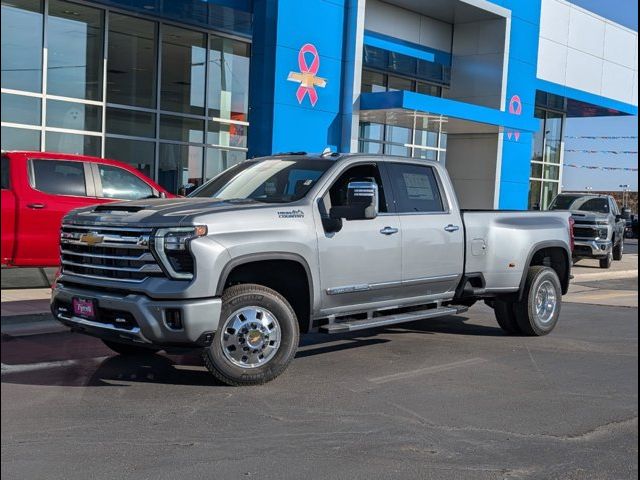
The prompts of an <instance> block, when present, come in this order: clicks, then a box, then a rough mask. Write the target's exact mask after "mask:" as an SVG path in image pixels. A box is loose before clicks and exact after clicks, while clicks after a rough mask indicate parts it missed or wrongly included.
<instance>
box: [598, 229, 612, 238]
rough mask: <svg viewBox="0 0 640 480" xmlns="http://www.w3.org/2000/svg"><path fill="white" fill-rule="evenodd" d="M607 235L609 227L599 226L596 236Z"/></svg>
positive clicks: (605, 236) (602, 236)
mask: <svg viewBox="0 0 640 480" xmlns="http://www.w3.org/2000/svg"><path fill="white" fill-rule="evenodd" d="M608 236H609V229H607V228H599V229H598V237H600V238H607V237H608Z"/></svg>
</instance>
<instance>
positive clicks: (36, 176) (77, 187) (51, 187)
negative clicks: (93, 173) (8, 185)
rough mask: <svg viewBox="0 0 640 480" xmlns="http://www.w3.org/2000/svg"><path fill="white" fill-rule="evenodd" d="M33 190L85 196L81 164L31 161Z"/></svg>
mask: <svg viewBox="0 0 640 480" xmlns="http://www.w3.org/2000/svg"><path fill="white" fill-rule="evenodd" d="M31 164H32V166H33V179H32V183H33V186H34V188H36V189H37V190H40V191H42V192H46V193H53V194H56V195H80V196H85V195H86V194H87V186H86V184H85V179H84V165H83V163H82V162H69V161H63V160H32V161H31Z"/></svg>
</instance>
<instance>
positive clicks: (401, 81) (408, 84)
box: [387, 75, 414, 92]
mask: <svg viewBox="0 0 640 480" xmlns="http://www.w3.org/2000/svg"><path fill="white" fill-rule="evenodd" d="M413 88H414V83H413V81H411V80H409V79H407V78H403V77H396V76H394V75H389V77H388V81H387V90H388V91H390V92H393V91H396V90H408V91H413Z"/></svg>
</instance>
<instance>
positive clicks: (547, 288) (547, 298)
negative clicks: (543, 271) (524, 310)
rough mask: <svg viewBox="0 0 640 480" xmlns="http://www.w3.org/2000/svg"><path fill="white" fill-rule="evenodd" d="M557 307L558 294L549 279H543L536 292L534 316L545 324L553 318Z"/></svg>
mask: <svg viewBox="0 0 640 480" xmlns="http://www.w3.org/2000/svg"><path fill="white" fill-rule="evenodd" d="M557 307H558V296H557V294H556V289H555V286H554V285H553V283H552V282H551V281H550V280H545V281H543V282H542V283H541V284H540V285H539V286H538V290H537V292H536V297H535V309H536V318H537V319H538V321H539V322H540V323H541V324H543V325H545V324H547V323H549V322H551V320H552V319H553V316H554V314H555V313H556V308H557Z"/></svg>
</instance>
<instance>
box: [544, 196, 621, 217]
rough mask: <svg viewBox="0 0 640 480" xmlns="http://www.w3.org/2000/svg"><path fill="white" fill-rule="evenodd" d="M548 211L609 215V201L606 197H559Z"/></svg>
mask: <svg viewBox="0 0 640 480" xmlns="http://www.w3.org/2000/svg"><path fill="white" fill-rule="evenodd" d="M549 210H579V211H582V212H598V213H609V200H608V199H607V198H606V197H574V196H564V195H559V196H557V197H556V199H555V200H554V201H553V203H552V204H551V206H550V207H549Z"/></svg>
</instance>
